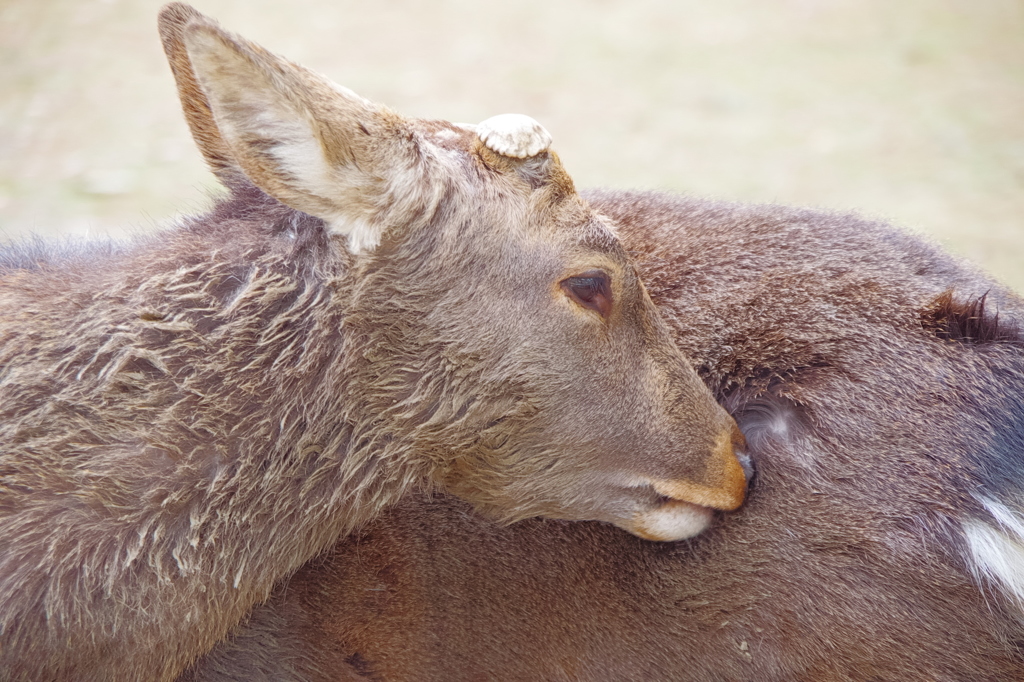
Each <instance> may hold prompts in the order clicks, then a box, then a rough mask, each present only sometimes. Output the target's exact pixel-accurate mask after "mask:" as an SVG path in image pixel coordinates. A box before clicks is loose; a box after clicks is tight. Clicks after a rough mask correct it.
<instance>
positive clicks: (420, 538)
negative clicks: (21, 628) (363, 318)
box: [182, 190, 1024, 682]
mask: <svg viewBox="0 0 1024 682" xmlns="http://www.w3.org/2000/svg"><path fill="white" fill-rule="evenodd" d="M583 196H584V197H585V198H586V200H587V201H588V202H589V204H590V205H591V206H592V207H593V208H594V209H595V210H597V211H599V212H600V213H602V214H603V215H605V216H606V217H608V218H609V219H610V220H611V221H612V222H613V224H614V225H615V231H616V233H617V234H618V235H619V238H620V240H621V241H622V243H623V245H624V247H625V248H626V249H627V250H629V251H630V252H631V253H632V254H633V256H634V258H635V262H636V265H637V267H638V269H639V272H640V277H641V279H642V280H643V281H644V283H645V286H646V287H647V290H648V292H649V293H650V295H651V298H652V300H653V301H654V303H655V305H657V306H658V309H659V312H660V313H661V317H662V319H664V320H665V321H666V323H667V324H668V325H669V327H670V329H671V332H672V337H673V340H674V342H675V343H676V345H677V346H678V347H679V348H680V349H681V350H682V351H683V353H684V354H685V355H686V356H687V357H689V358H691V359H692V360H693V362H694V363H695V366H696V367H697V371H698V373H699V375H700V376H701V378H702V380H703V381H704V382H705V383H706V385H707V386H708V387H709V389H710V390H711V391H712V392H713V393H714V395H715V396H716V398H717V399H718V400H719V401H720V402H721V404H722V405H723V406H725V407H726V408H727V409H728V411H729V412H730V414H732V416H733V417H734V418H735V419H736V421H737V423H738V424H739V426H740V429H741V430H742V431H743V433H744V435H745V437H746V443H747V449H746V453H747V455H748V456H749V457H750V458H751V464H752V466H753V469H754V472H755V473H754V477H753V479H752V480H751V483H750V488H749V491H748V497H747V501H746V503H745V504H744V507H743V509H742V510H741V511H740V512H739V513H736V514H730V515H726V516H724V517H723V518H722V519H721V521H720V522H719V523H717V524H715V525H714V526H712V527H711V528H709V529H708V530H707V531H706V532H704V533H702V534H700V535H698V536H695V537H692V538H690V539H686V540H681V541H679V542H674V543H654V542H649V541H647V540H644V539H642V538H638V537H635V536H632V535H629V534H627V533H624V532H622V531H621V529H618V528H615V527H613V526H611V525H610V524H607V523H601V522H579V523H566V522H564V521H557V520H545V519H532V520H524V521H521V522H519V523H517V524H514V525H500V524H496V523H494V522H493V521H492V520H490V519H487V518H485V517H483V516H481V515H479V514H476V513H475V512H474V511H473V510H472V508H471V507H470V506H469V505H467V504H466V503H465V502H464V501H461V500H457V499H455V498H453V497H451V496H449V495H443V494H441V493H434V494H431V495H426V494H422V495H411V496H410V497H408V498H406V499H404V500H403V501H402V503H401V504H400V505H399V506H396V507H393V508H391V509H389V510H388V511H387V512H386V513H384V514H382V515H381V516H379V517H378V518H376V519H375V520H374V521H373V522H372V523H369V524H368V525H366V526H364V527H363V528H361V529H360V531H359V532H357V533H354V534H352V535H350V536H348V537H346V538H344V539H342V540H341V541H340V542H339V543H338V544H337V545H336V546H335V547H334V548H333V549H331V550H330V551H329V552H328V553H326V554H325V555H323V556H321V557H319V558H318V559H316V560H314V561H312V562H310V563H309V564H307V565H306V566H304V567H303V568H302V569H300V570H299V571H298V572H297V573H296V574H295V575H294V576H293V577H292V578H291V579H290V580H288V581H285V582H284V583H282V584H281V585H280V586H279V587H278V588H277V589H276V590H275V592H274V594H273V595H272V596H271V598H270V600H269V601H268V602H267V603H265V604H263V605H261V606H259V607H257V608H255V609H254V610H253V612H252V613H251V615H250V616H249V618H248V619H247V620H246V621H245V622H244V623H243V624H242V625H240V626H239V627H237V628H236V629H235V630H234V631H233V632H232V634H231V635H229V637H228V638H227V639H225V640H224V641H223V642H221V643H220V644H218V646H217V647H216V648H215V649H214V650H213V651H212V652H211V653H210V654H208V655H207V656H206V657H205V658H204V659H203V660H201V661H200V662H199V663H197V665H196V666H195V667H194V668H192V669H191V670H190V671H189V673H188V674H187V675H185V676H183V677H182V680H183V681H185V680H187V681H188V682H197V681H200V680H202V681H205V682H214V681H223V680H239V679H245V680H253V681H260V680H289V681H292V682H298V681H302V682H327V681H331V682H337V681H342V680H344V681H349V682H352V681H356V680H377V681H378V682H400V681H413V680H415V681H416V682H431V681H438V682H439V681H444V682H469V681H474V680H495V681H502V682H508V681H515V682H519V681H526V680H553V681H555V680H558V681H568V680H581V681H586V682H604V681H616V682H619V681H623V680H637V681H639V680H658V681H659V682H667V681H689V682H710V681H716V682H718V681H737V682H738V681H749V680H757V681H758V682H794V681H807V682H821V681H823V680H827V681H844V682H854V681H856V682H871V681H882V680H893V681H895V680H901V681H902V680H929V681H934V680H944V681H950V682H952V681H958V680H972V681H987V682H997V681H1000V682H1005V681H1006V680H1020V679H1024V652H1022V648H1021V642H1022V641H1024V336H1022V334H1021V330H1020V324H1021V321H1022V320H1024V301H1022V300H1021V298H1020V297H1019V296H1018V295H1016V294H1014V293H1013V292H1011V291H1009V290H1007V289H1006V288H1005V287H1003V286H1001V285H999V284H998V283H996V282H994V281H992V280H991V279H989V278H987V277H986V276H984V275H982V274H980V273H979V272H977V271H976V270H975V269H974V268H973V267H972V266H970V265H969V264H966V263H964V262H961V261H959V260H957V259H956V258H954V257H952V256H950V255H948V254H946V253H944V252H943V251H942V250H941V249H939V248H938V247H936V246H933V245H932V244H930V243H928V242H926V241H924V240H923V239H921V238H919V237H915V236H910V235H908V234H904V233H903V232H901V231H900V230H898V229H896V228H894V227H892V226H890V225H887V224H884V223H880V222H876V221H870V220H866V219H863V218H859V217H857V216H854V215H845V214H837V213H831V212H827V211H821V210H810V209H802V208H786V207H780V206H771V205H743V204H734V203H727V202H720V201H710V200H706V199H700V198H692V197H683V196H673V195H668V194H659V193H651V192H620V191H609V190H600V191H588V192H584V193H583Z"/></svg>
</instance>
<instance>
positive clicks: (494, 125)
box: [474, 114, 551, 159]
mask: <svg viewBox="0 0 1024 682" xmlns="http://www.w3.org/2000/svg"><path fill="white" fill-rule="evenodd" d="M474 128H475V130H476V133H477V135H479V136H480V140H481V141H482V142H483V143H484V144H485V145H487V148H488V149H490V150H491V151H494V152H497V153H499V154H501V155H502V156H511V157H513V158H516V159H526V158H529V157H531V156H536V155H537V154H540V153H541V152H543V151H546V150H547V148H548V147H550V146H551V133H549V132H548V131H547V130H545V129H544V126H542V125H541V124H540V123H537V121H535V120H533V119H532V118H530V117H529V116H524V115H523V114H500V115H498V116H492V117H491V118H489V119H487V120H486V121H484V122H483V123H481V124H480V125H477V126H474Z"/></svg>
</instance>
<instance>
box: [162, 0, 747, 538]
mask: <svg viewBox="0 0 1024 682" xmlns="http://www.w3.org/2000/svg"><path fill="white" fill-rule="evenodd" d="M160 25H161V35H162V37H163V40H164V45H165V49H166V51H167V54H168V57H169V59H170V62H171V66H172V70H173V72H174V75H175V78H176V81H177V84H178V89H179V94H180V96H181V100H182V105H183V108H184V110H185V115H186V118H187V120H188V123H189V125H190V127H191V130H192V133H193V136H194V137H195V140H196V142H197V144H198V146H199V148H200V150H201V152H202V153H203V155H204V157H205V158H206V160H207V162H208V163H209V165H210V166H211V168H212V169H213V171H214V173H215V174H217V176H218V177H219V178H221V180H222V181H223V182H224V183H225V184H226V185H228V187H229V188H230V187H238V186H239V185H241V184H247V183H252V184H254V185H255V186H257V187H258V188H259V189H261V190H262V191H263V192H265V193H266V194H268V195H270V196H271V197H273V198H275V199H277V200H278V201H280V202H282V203H284V204H286V205H287V206H289V207H291V208H293V209H295V210H298V211H301V212H304V213H306V214H309V215H312V216H315V217H317V218H320V219H321V220H322V221H323V223H324V224H325V226H326V228H327V229H329V230H330V231H331V232H332V233H333V234H334V235H336V237H335V242H336V248H337V249H338V250H339V251H341V252H343V254H342V255H343V257H344V258H346V259H348V260H347V262H348V270H347V272H348V276H350V277H351V285H350V286H347V287H346V288H345V300H344V302H343V305H345V306H346V318H345V325H346V329H345V330H344V338H345V343H346V344H347V346H346V353H348V354H349V357H350V359H351V358H353V357H355V358H357V360H352V361H351V362H349V364H347V365H346V369H345V371H346V372H347V376H346V378H345V379H346V381H347V382H348V385H351V386H356V387H357V392H358V395H357V396H354V399H355V400H356V402H358V403H359V410H357V411H356V412H358V413H359V415H361V416H359V415H357V416H353V414H355V412H353V413H352V414H348V415H339V419H340V418H343V417H344V418H348V419H352V420H354V421H355V422H358V423H357V426H356V430H357V431H359V430H362V432H363V433H364V434H365V438H366V439H367V440H368V441H372V442H375V443H380V444H382V445H381V447H382V448H383V450H382V451H384V452H398V453H399V454H396V455H394V456H410V457H413V456H414V457H417V458H422V460H423V461H424V462H425V467H426V469H427V470H428V471H429V473H428V476H429V477H430V478H431V479H432V480H433V481H435V482H436V483H438V484H439V485H441V486H443V487H445V488H446V489H448V490H451V491H452V492H454V493H456V494H458V495H460V496H461V497H464V498H465V499H467V500H469V501H470V502H472V503H474V504H475V505H476V506H477V508H479V509H481V510H483V511H485V512H488V513H490V514H492V515H494V516H496V517H499V518H502V519H505V520H515V519H519V518H524V517H528V516H537V515H542V516H548V517H553V518H563V519H579V520H582V519H596V520H604V521H608V522H611V523H614V524H616V525H618V526H620V527H622V528H625V529H626V530H628V531H630V532H632V533H635V534H637V535H640V536H642V537H646V538H650V539H657V540H675V539H679V538H684V537H689V536H691V535H694V534H696V533H698V532H700V531H701V530H703V529H704V528H705V527H706V526H707V525H708V523H709V522H710V519H711V518H712V510H715V509H720V510H731V509H735V508H736V507H738V506H739V505H740V504H741V502H742V500H743V496H744V492H745V486H746V477H745V475H744V470H743V468H742V466H741V464H740V462H739V460H738V458H737V454H736V452H735V448H736V447H737V446H739V445H741V444H742V436H740V435H739V431H738V430H737V428H736V426H735V424H734V422H733V421H732V419H731V418H730V417H729V416H728V415H727V414H726V412H725V411H724V410H723V409H722V408H721V407H720V406H719V405H718V404H717V403H716V402H715V401H714V399H713V397H712V395H711V394H710V393H709V391H708V390H707V388H706V387H705V386H704V385H703V384H702V383H701V381H700V379H699V378H698V376H697V374H696V373H695V372H694V370H693V369H692V368H691V367H690V366H689V364H688V363H687V360H686V359H685V358H684V357H683V356H682V355H681V354H680V352H679V351H678V350H677V348H676V347H675V346H674V344H673V343H672V341H671V339H670V338H669V335H668V332H667V330H666V327H665V325H664V324H663V322H662V320H661V319H660V318H659V316H658V313H657V311H656V310H655V308H654V305H653V304H652V302H651V300H650V298H649V296H648V295H647V293H646V291H645V290H644V286H643V283H642V282H641V281H640V279H639V277H638V275H637V271H636V268H635V267H634V265H633V263H632V261H631V259H630V256H629V254H627V252H626V251H625V250H624V249H623V247H622V245H621V244H620V243H619V240H618V239H617V238H616V235H615V229H614V226H613V225H612V224H611V223H610V221H608V220H607V219H606V218H604V217H602V216H601V215H600V214H598V213H596V212H595V211H593V210H592V209H591V208H590V207H589V206H588V205H587V203H586V202H585V201H583V200H582V199H581V198H580V197H579V196H578V195H577V193H576V191H575V189H574V186H573V183H572V180H571V179H570V177H569V175H568V174H567V173H566V172H565V170H564V169H563V167H562V165H561V163H560V162H559V159H558V157H557V156H556V155H555V153H554V152H552V151H551V150H550V149H549V145H550V136H549V135H548V134H547V132H546V131H545V130H544V129H543V128H542V127H541V126H540V125H539V124H537V123H536V122H535V121H533V120H532V119H530V118H528V117H525V116H519V115H504V116H498V117H495V118H492V119H489V120H488V121H485V122H484V123H481V124H480V125H476V126H473V125H459V124H453V123H449V122H445V121H433V120H420V119H412V118H406V117H403V116H400V115H398V114H396V113H394V112H392V111H390V110H388V109H387V108H385V107H383V106H380V105H377V104H374V103H372V102H370V101H368V100H366V99H364V98H362V97H360V96H359V95H357V94H355V93H353V92H351V91H349V90H347V89H345V88H343V87H340V86H337V85H335V84H333V83H332V82H330V81H328V80H327V79H325V78H323V77H321V76H319V75H317V74H315V73H312V72H311V71H309V70H307V69H305V68H303V67H301V66H298V65H295V64H293V63H291V62H288V61H286V60H284V59H282V58H280V57H277V56H275V55H273V54H271V53H269V52H267V51H266V50H264V49H262V48H260V47H259V46H257V45H254V44H252V43H250V42H248V41H246V40H244V39H242V38H240V37H238V36H235V35H233V34H230V33H228V32H226V31H224V30H223V29H221V28H220V27H219V26H217V25H216V24H215V23H213V22H212V21H211V20H209V19H207V18H206V17H204V16H202V15H201V14H199V13H198V12H196V11H195V10H193V9H192V8H190V7H188V6H186V5H182V4H172V5H168V6H167V7H166V8H165V9H164V10H163V12H162V13H161V18H160ZM394 443H402V444H403V446H402V448H397V447H391V449H390V450H389V449H388V447H389V446H388V444H394ZM401 453H405V454H401ZM380 465H381V466H388V461H387V458H382V461H381V462H380Z"/></svg>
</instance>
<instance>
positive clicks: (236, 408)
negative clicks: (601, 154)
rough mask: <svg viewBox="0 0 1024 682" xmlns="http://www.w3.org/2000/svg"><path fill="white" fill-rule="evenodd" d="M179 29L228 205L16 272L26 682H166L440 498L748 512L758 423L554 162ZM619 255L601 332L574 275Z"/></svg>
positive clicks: (612, 510)
mask: <svg viewBox="0 0 1024 682" xmlns="http://www.w3.org/2000/svg"><path fill="white" fill-rule="evenodd" d="M161 35H162V37H163V40H164V45H165V48H166V49H167V52H168V57H169V59H170V62H171V65H172V69H173V71H174V74H175V77H176V79H177V81H178V85H179V93H180V94H181V96H182V100H183V106H184V109H185V112H186V117H187V120H188V121H189V124H190V126H191V127H192V130H193V132H194V134H195V137H196V141H197V143H198V145H199V146H200V149H201V151H202V152H203V154H204V156H205V157H206V159H207V160H208V161H209V162H210V164H211V166H212V167H213V169H214V171H215V172H216V173H217V174H218V176H219V177H221V178H222V179H223V180H224V181H225V182H226V183H227V184H228V185H229V189H230V190H231V194H230V196H229V198H228V199H226V200H225V201H223V202H221V203H220V204H219V205H217V206H216V207H215V208H214V210H213V211H212V212H211V213H210V214H208V215H206V216H202V217H198V218H192V219H187V220H185V221H183V222H182V223H181V224H180V225H178V226H177V227H175V228H173V229H170V230H167V231H164V232H161V233H159V234H156V235H154V236H151V237H147V238H143V239H140V240H138V241H136V242H134V243H131V244H127V245H124V246H122V247H110V248H98V249H97V248H82V249H74V248H72V249H69V250H66V251H61V250H60V249H48V248H46V247H35V246H29V247H17V248H14V249H11V250H10V251H9V252H7V253H6V254H2V255H0V263H2V264H3V265H2V269H0V318H2V319H3V324H2V325H0V444H2V449H0V546H2V547H3V550H2V551H0V677H2V678H3V679H5V680H50V679H69V680H71V679H73V680H104V681H110V680H165V679H171V678H173V677H174V676H176V675H177V674H178V673H179V672H180V671H181V670H182V669H183V668H184V667H185V666H186V665H188V664H189V663H191V662H192V661H193V660H194V659H195V658H196V657H197V656H199V655H200V654H202V653H203V652H204V651H206V650H208V649H209V648H210V647H211V646H213V644H214V643H215V642H216V641H218V640H219V639H221V638H222V637H223V635H224V633H225V632H226V631H227V629H228V628H229V627H230V626H232V625H234V624H235V623H236V622H237V621H238V620H239V619H240V618H241V617H242V616H243V615H244V614H245V613H246V612H247V611H248V610H249V609H250V607H251V606H252V605H253V604H254V603H257V602H259V601H260V600H262V599H264V598H266V596H267V595H268V594H269V592H270V590H271V588H272V586H273V584H274V583H275V582H276V581H278V580H280V579H281V578H283V577H285V576H287V575H288V574H289V573H291V572H292V571H294V570H295V569H296V568H298V567H299V566H300V565H302V564H303V563H304V562H305V561H307V560H308V559H310V558H311V557H312V556H314V555H315V554H317V553H318V552H320V551H321V550H323V549H324V548H326V547H329V546H330V545H331V544H333V543H334V542H335V541H336V540H337V539H338V538H339V536H343V535H345V534H347V533H348V532H349V531H351V530H352V529H354V528H356V527H358V526H359V525H360V524H362V523H364V522H366V521H367V520H368V519H370V518H372V517H373V516H375V515H376V514H378V513H379V512H380V511H381V510H382V509H383V508H385V507H386V506H387V505H389V504H390V503H392V502H393V501H394V500H396V499H397V498H399V497H400V496H401V495H402V494H404V493H405V492H406V491H408V490H410V489H412V488H413V487H416V486H420V487H425V488H430V487H437V486H442V487H446V488H448V489H449V490H451V491H452V492H454V493H456V494H458V495H459V496H461V497H463V498H465V499H467V500H469V501H471V502H472V503H473V505H474V506H475V507H476V508H478V509H480V510H483V511H485V512H487V513H489V514H491V515H492V516H495V517H497V518H502V519H506V520H514V519H519V518H525V517H531V516H537V515H544V516H550V517H556V518H569V519H603V520H607V521H612V522H614V523H617V524H619V525H621V526H623V527H626V528H629V529H631V530H633V531H634V532H638V533H645V534H650V532H651V531H650V529H649V527H648V526H647V525H645V524H647V523H648V522H649V521H650V520H651V519H654V520H657V519H661V518H663V517H664V516H665V515H666V514H667V515H668V516H670V517H671V518H672V519H675V518H677V516H678V513H677V512H678V511H679V510H680V509H682V510H684V511H685V510H690V511H693V513H694V514H698V520H700V519H705V518H707V517H709V516H710V511H708V510H707V509H706V507H707V506H715V507H719V508H724V509H731V508H735V507H736V506H738V505H739V504H740V502H741V501H742V499H743V493H744V488H745V483H746V481H745V477H744V475H743V471H742V469H741V467H740V463H739V461H738V460H737V458H736V456H735V454H734V452H733V448H732V444H731V443H732V442H733V439H734V437H736V436H735V434H736V433H738V432H737V431H736V426H735V423H734V422H733V421H732V419H731V418H730V417H729V416H728V415H727V414H726V413H725V411H724V410H722V408H721V407H719V406H718V405H717V404H716V403H715V401H714V399H713V396H712V395H711V394H710V392H709V391H708V390H707V388H706V387H705V386H704V385H703V384H702V383H701V382H700V380H699V378H698V377H697V375H696V373H695V372H694V370H693V369H692V368H691V367H690V365H689V364H688V363H687V361H686V359H685V358H684V357H683V356H682V355H681V354H680V352H679V350H678V349H677V348H676V347H675V346H674V345H673V343H672V341H671V338H670V336H669V332H668V329H667V327H666V326H665V323H664V322H663V321H662V320H661V319H660V318H659V317H658V314H657V311H656V310H655V308H654V305H653V303H652V302H651V300H650V298H649V297H648V295H647V294H646V292H645V291H644V289H643V286H642V284H641V283H640V281H639V279H638V277H637V275H636V271H635V267H634V266H633V263H632V260H631V259H630V258H629V256H628V254H627V253H626V251H625V250H624V249H623V248H622V246H621V244H620V243H619V242H618V240H617V239H616V238H615V236H614V234H613V233H612V232H611V231H610V230H609V228H608V226H607V224H606V221H604V219H602V218H601V217H600V216H599V215H597V214H595V213H594V212H593V211H592V210H591V209H590V208H589V206H588V205H587V204H586V203H585V202H584V201H583V200H582V199H581V198H580V197H579V196H578V195H577V194H576V193H575V190H574V189H573V187H572V182H571V180H570V179H569V176H568V175H567V174H566V173H565V171H564V170H563V169H562V168H561V166H560V164H559V163H558V160H557V158H556V157H555V156H554V155H553V154H550V153H547V152H543V153H541V154H538V155H536V156H535V157H532V158H528V159H524V160H518V159H510V158H506V157H502V156H501V155H500V154H496V153H494V152H492V151H491V150H489V149H487V147H486V146H484V145H482V144H481V142H480V140H479V139H478V138H477V137H476V135H475V134H474V133H473V132H472V131H471V130H467V129H464V128H460V127H458V126H454V125H452V124H448V123H445V122H438V121H416V120H410V119H405V118H402V117H400V116H398V115H397V114H394V113H393V112H389V111H387V110H385V109H383V108H382V107H379V106H377V105H374V104H372V103H370V102H367V101H366V100H363V99H362V98H360V97H358V96H357V95H355V94H354V93H350V92H347V91H345V90H343V89H339V88H336V87H334V86H332V85H330V84H329V83H327V81H325V80H324V79H322V78H320V77H319V76H316V75H314V74H312V73H310V72H308V71H306V70H305V69H302V68H301V67H298V66H296V65H294V64H290V63H289V62H286V61H285V60H282V59H280V58H278V57H275V56H274V55H272V54H270V53H269V52H266V51H265V50H263V49H262V48H259V47H258V46H255V45H252V44H250V43H248V42H246V41H245V40H244V39H241V38H239V37H237V36H233V35H231V34H228V33H227V32H225V31H223V30H222V29H220V28H219V27H217V26H216V25H215V24H213V23H212V22H211V21H209V20H207V19H206V18H204V17H202V16H201V15H199V14H198V13H196V12H195V11H194V10H192V9H191V8H188V7H184V6H182V5H171V6H169V7H168V8H166V9H165V10H164V12H163V13H162V15H161ZM282 202H283V203H282ZM285 204H287V205H285ZM339 233H340V234H339ZM350 247H351V248H350ZM595 268H598V269H601V271H602V272H604V273H605V274H606V276H607V278H608V281H609V282H610V287H611V290H612V291H613V292H614V301H615V304H614V305H613V306H612V307H611V308H610V310H609V311H608V314H607V315H605V316H602V315H598V314H595V313H594V312H593V311H589V310H586V309H584V308H583V307H581V306H580V305H577V304H576V303H574V301H573V299H572V298H571V297H570V296H569V295H568V294H566V293H565V291H564V290H563V287H562V286H561V285H560V283H561V282H563V281H565V279H566V278H571V277H573V276H576V275H579V274H580V273H586V272H589V271H592V270H594V269H595ZM737 442H739V441H737ZM659 486H660V487H661V488H664V489H666V490H671V491H677V492H678V499H673V500H665V499H663V498H662V497H661V496H660V495H659V493H658V492H657V490H658V489H659ZM700 505H704V507H701V506H700ZM694 510H696V511H694ZM687 513H689V512H687ZM684 516H685V514H684ZM703 527H704V526H703V525H701V524H696V525H693V524H691V525H689V526H685V528H684V529H688V530H686V532H688V533H692V532H699V530H701V529H702V528H703ZM658 528H662V529H663V528H664V524H662V525H661V526H658ZM669 531H671V532H677V531H679V528H676V527H670V528H669ZM287 658H288V657H284V658H281V660H282V661H283V660H287ZM353 660H356V659H353ZM296 665H298V663H297V664H296Z"/></svg>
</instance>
